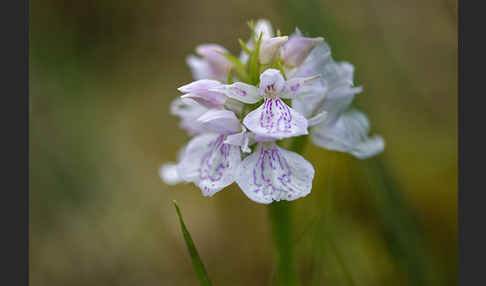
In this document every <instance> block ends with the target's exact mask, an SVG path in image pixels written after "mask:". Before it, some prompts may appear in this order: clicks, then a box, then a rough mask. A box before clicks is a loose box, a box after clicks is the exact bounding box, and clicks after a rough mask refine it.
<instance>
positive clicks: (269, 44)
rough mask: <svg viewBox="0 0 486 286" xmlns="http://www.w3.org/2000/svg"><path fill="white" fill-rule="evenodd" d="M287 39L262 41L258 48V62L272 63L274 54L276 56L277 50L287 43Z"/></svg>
mask: <svg viewBox="0 0 486 286" xmlns="http://www.w3.org/2000/svg"><path fill="white" fill-rule="evenodd" d="M288 39H289V37H287V36H284V37H275V38H271V39H267V40H264V41H262V44H261V46H260V54H259V55H258V56H259V60H260V63H262V64H264V65H265V64H269V63H271V62H272V60H273V58H274V57H275V54H277V52H278V49H280V47H281V46H282V45H283V44H285V42H287V40H288Z"/></svg>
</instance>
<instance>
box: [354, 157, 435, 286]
mask: <svg viewBox="0 0 486 286" xmlns="http://www.w3.org/2000/svg"><path fill="white" fill-rule="evenodd" d="M363 165H364V170H365V171H366V174H367V177H368V180H369V192H368V195H369V196H370V201H371V202H372V203H373V204H374V208H375V209H376V210H377V212H378V215H379V217H380V218H381V219H382V221H381V224H382V227H383V228H384V234H385V239H386V242H387V246H388V249H389V250H390V252H391V254H392V255H393V256H394V257H395V258H396V259H397V261H398V262H399V264H400V265H401V266H402V267H403V269H404V270H406V271H407V272H408V277H409V279H410V282H411V284H412V285H416V286H422V285H430V284H431V283H430V277H429V269H428V262H427V259H426V253H425V247H424V241H423V239H424V238H423V236H422V234H421V231H420V229H419V225H418V223H417V221H416V214H415V213H414V211H413V209H411V208H410V206H409V204H408V202H407V201H406V200H405V198H403V197H402V194H401V192H400V190H399V189H398V185H397V184H396V183H395V180H394V179H393V178H392V176H391V175H390V174H389V173H388V172H387V169H386V168H385V166H384V165H383V162H382V161H381V160H380V158H372V159H368V160H366V161H363Z"/></svg>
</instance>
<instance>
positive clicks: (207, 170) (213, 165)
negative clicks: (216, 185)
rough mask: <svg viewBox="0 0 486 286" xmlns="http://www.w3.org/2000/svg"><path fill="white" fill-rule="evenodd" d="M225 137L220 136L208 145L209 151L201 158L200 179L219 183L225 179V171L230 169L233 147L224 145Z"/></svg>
mask: <svg viewBox="0 0 486 286" xmlns="http://www.w3.org/2000/svg"><path fill="white" fill-rule="evenodd" d="M223 141H224V135H220V136H218V138H217V139H216V140H214V141H211V142H210V143H208V147H209V151H208V152H207V153H206V154H204V156H203V157H202V158H201V163H200V167H199V169H198V171H199V179H200V180H206V179H209V180H210V181H211V182H217V181H219V180H221V178H222V177H223V172H224V170H225V169H227V168H229V167H230V163H229V152H230V148H231V146H230V145H228V144H223Z"/></svg>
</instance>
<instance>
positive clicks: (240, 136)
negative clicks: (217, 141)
mask: <svg viewBox="0 0 486 286" xmlns="http://www.w3.org/2000/svg"><path fill="white" fill-rule="evenodd" d="M242 129H243V130H242V131H241V132H240V133H236V134H231V135H228V136H226V139H225V140H224V143H225V144H230V145H235V146H239V147H241V151H243V152H245V153H250V152H251V149H250V148H249V147H248V145H249V144H250V133H248V132H246V128H245V126H242Z"/></svg>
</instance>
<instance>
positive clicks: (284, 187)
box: [236, 143, 314, 204]
mask: <svg viewBox="0 0 486 286" xmlns="http://www.w3.org/2000/svg"><path fill="white" fill-rule="evenodd" d="M313 179H314V168H313V167H312V165H311V164H310V163H309V162H308V161H307V160H305V159H304V158H303V157H302V156H300V155H299V154H297V153H295V152H291V151H287V150H285V149H282V148H280V147H278V146H277V145H276V144H275V143H259V144H258V145H257V147H256V149H255V151H254V152H253V153H252V154H251V155H249V156H248V157H246V158H245V159H244V160H243V162H241V166H240V169H239V176H238V178H237V179H236V182H237V184H238V186H239V187H240V188H241V190H242V191H243V192H244V193H245V195H246V196H247V197H248V198H250V199H251V200H253V201H255V202H258V203H263V204H269V203H271V202H273V201H280V200H287V201H292V200H295V199H298V198H301V197H304V196H306V195H308V194H309V193H310V191H311V189H312V180H313Z"/></svg>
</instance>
